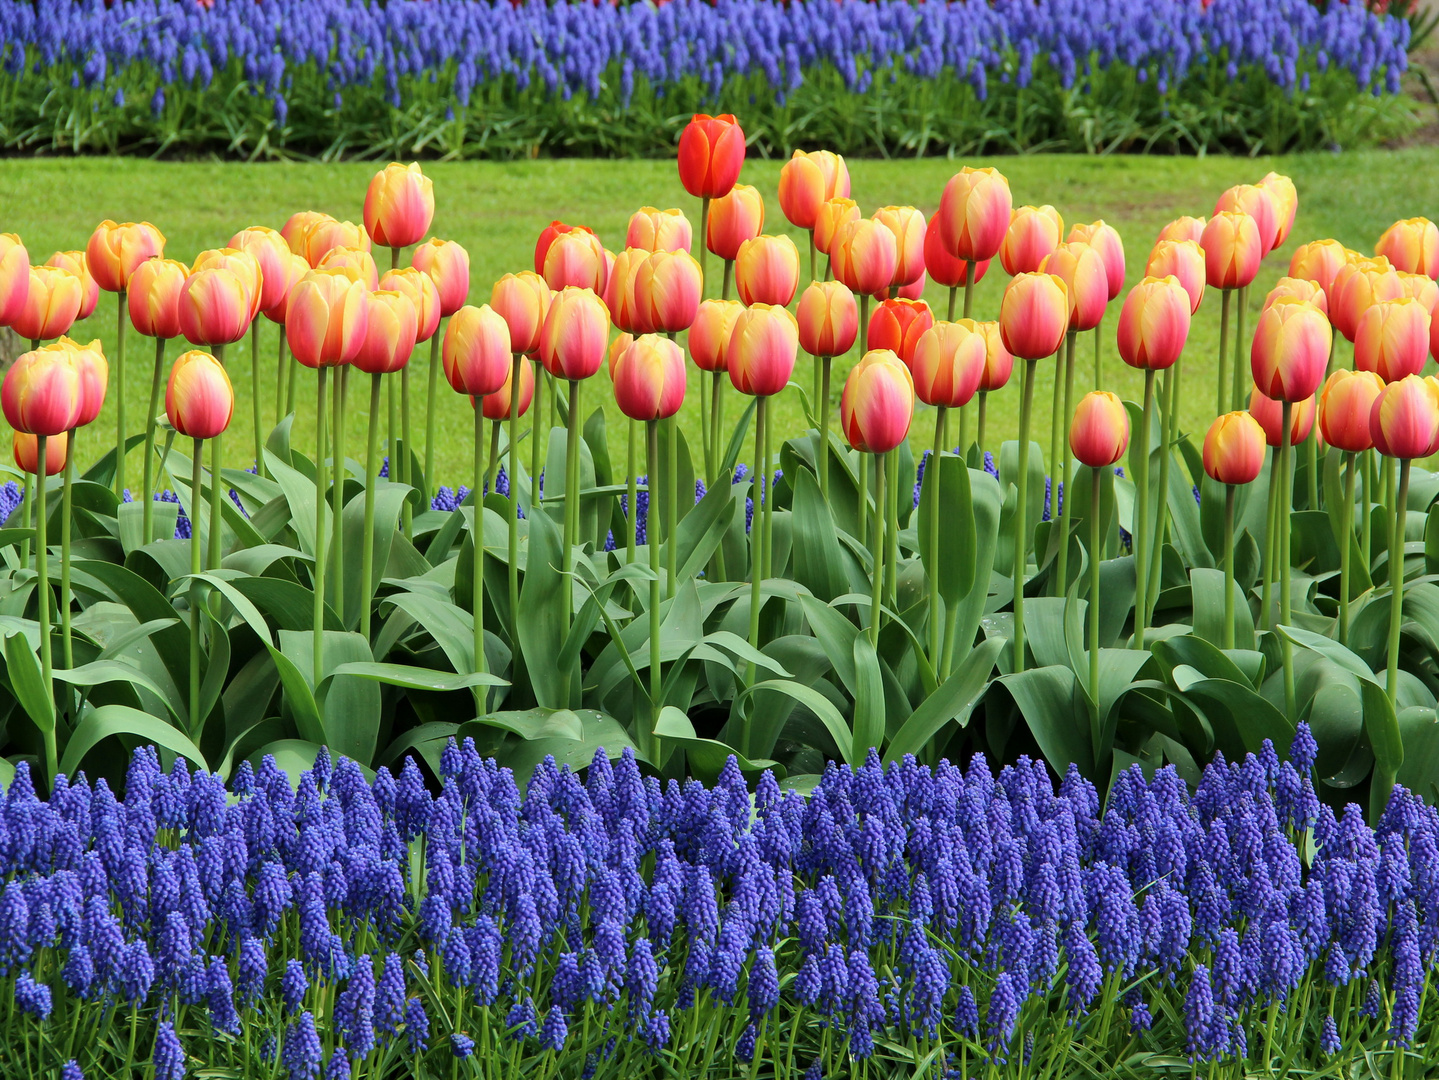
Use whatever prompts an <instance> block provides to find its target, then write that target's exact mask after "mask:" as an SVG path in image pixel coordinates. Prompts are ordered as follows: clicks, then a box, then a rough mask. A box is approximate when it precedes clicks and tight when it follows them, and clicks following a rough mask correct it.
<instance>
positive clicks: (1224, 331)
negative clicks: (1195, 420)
mask: <svg viewBox="0 0 1439 1080" xmlns="http://www.w3.org/2000/svg"><path fill="white" fill-rule="evenodd" d="M1233 292H1234V290H1233V289H1220V290H1219V378H1218V380H1217V385H1218V388H1219V389H1218V391H1217V393H1216V395H1215V399H1214V415H1216V416H1223V415H1224V414H1225V413H1226V412H1228V411H1229V410H1228V409H1226V408H1225V407H1224V399H1225V393H1226V391H1227V390H1228V388H1229V379H1228V371H1229V300H1230V296H1231V295H1232V294H1233Z"/></svg>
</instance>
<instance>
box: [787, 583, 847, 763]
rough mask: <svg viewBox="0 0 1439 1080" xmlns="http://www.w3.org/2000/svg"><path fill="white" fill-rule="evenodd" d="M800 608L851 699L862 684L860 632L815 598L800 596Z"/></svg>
mask: <svg viewBox="0 0 1439 1080" xmlns="http://www.w3.org/2000/svg"><path fill="white" fill-rule="evenodd" d="M799 606H800V610H801V611H803V612H804V617H805V621H806V622H808V623H809V628H810V630H811V631H812V632H813V633H814V636H815V639H816V640H817V641H818V642H819V643H820V647H821V648H823V649H824V654H825V656H827V657H829V662H830V665H831V666H832V667H833V668H834V672H835V674H836V675H838V676H839V681H840V682H841V683H843V684H844V688H845V689H846V690H848V691H849V693H850V696H851V697H853V696H855V695H856V694H857V693H858V692H859V691H858V684H859V680H858V678H857V676H856V675H855V667H854V642H855V638H856V637H858V636H859V633H860V631H859V629H858V628H857V627H856V626H855V625H854V623H852V622H850V621H849V620H848V619H846V618H845V617H844V615H843V614H841V613H840V612H839V611H837V610H836V609H834V608H832V607H830V606H829V605H828V604H821V603H820V602H819V601H818V600H816V599H815V598H814V597H812V596H805V595H803V594H801V595H800V598H799ZM840 749H841V750H843V749H844V747H843V746H841V747H840Z"/></svg>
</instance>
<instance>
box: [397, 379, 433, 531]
mask: <svg viewBox="0 0 1439 1080" xmlns="http://www.w3.org/2000/svg"><path fill="white" fill-rule="evenodd" d="M413 445H414V443H412V442H411V441H410V365H409V364H406V365H405V366H404V367H402V368H400V483H402V484H410V483H412V482H413V478H412V477H411V476H410V447H411V446H413ZM433 483H434V480H433V479H432V478H431V476H430V473H429V472H428V471H427V472H426V473H425V486H426V488H428V487H429V486H430V485H431V484H433ZM413 523H414V509H413V508H412V507H411V506H410V500H409V499H406V500H405V501H404V503H402V504H401V506H400V529H401V530H402V531H403V532H404V534H405V535H406V536H409V535H411V534H412V533H413V532H414V529H413V528H412V525H413Z"/></svg>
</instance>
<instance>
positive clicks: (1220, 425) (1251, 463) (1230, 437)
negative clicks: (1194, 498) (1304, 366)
mask: <svg viewBox="0 0 1439 1080" xmlns="http://www.w3.org/2000/svg"><path fill="white" fill-rule="evenodd" d="M1256 393H1257V391H1256ZM1261 396H1262V395H1261ZM1265 400H1268V399H1267V398H1266V399H1265ZM1270 404H1271V405H1274V404H1275V403H1274V402H1270ZM1275 408H1276V410H1277V408H1278V406H1277V405H1276V406H1275ZM1299 411H1300V410H1297V409H1296V410H1295V412H1296V413H1298V412H1299ZM1274 426H1275V427H1276V428H1278V426H1279V424H1278V419H1277V413H1276V421H1275V425H1274ZM1306 434H1307V432H1306ZM1274 441H1275V442H1276V443H1277V442H1278V441H1279V438H1278V436H1277V435H1276V436H1275V439H1274ZM1264 447H1265V436H1264V428H1262V427H1260V426H1259V421H1257V420H1255V419H1254V417H1253V416H1251V415H1250V414H1249V413H1247V412H1231V413H1225V414H1224V415H1223V416H1220V417H1216V418H1215V420H1214V423H1212V424H1210V425H1209V431H1208V433H1207V434H1205V436H1204V471H1205V472H1206V473H1207V474H1208V475H1209V478H1210V479H1211V480H1215V481H1218V482H1219V483H1221V484H1249V483H1253V482H1254V480H1255V478H1256V477H1258V475H1259V473H1260V471H1261V470H1262V469H1263V468H1264Z"/></svg>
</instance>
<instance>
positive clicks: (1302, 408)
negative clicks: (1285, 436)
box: [1249, 386, 1314, 446]
mask: <svg viewBox="0 0 1439 1080" xmlns="http://www.w3.org/2000/svg"><path fill="white" fill-rule="evenodd" d="M1249 415H1250V416H1252V417H1253V418H1254V420H1255V422H1257V423H1258V424H1259V426H1260V427H1261V428H1262V429H1263V430H1264V441H1265V443H1266V445H1268V446H1278V445H1279V428H1280V425H1281V424H1283V422H1284V407H1283V406H1282V405H1281V404H1280V403H1279V402H1278V401H1277V400H1275V399H1274V398H1272V397H1268V396H1267V395H1266V394H1265V393H1264V392H1263V391H1262V390H1260V389H1259V387H1257V386H1256V387H1255V388H1254V390H1253V391H1252V392H1251V393H1250V395H1249ZM1289 415H1290V419H1289V445H1290V446H1298V445H1299V444H1300V443H1302V442H1303V441H1304V440H1305V439H1307V438H1309V432H1310V430H1311V429H1312V428H1313V427H1314V399H1313V398H1312V397H1307V398H1305V399H1304V400H1303V401H1296V402H1295V403H1294V408H1293V409H1291V410H1290V414H1289Z"/></svg>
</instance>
